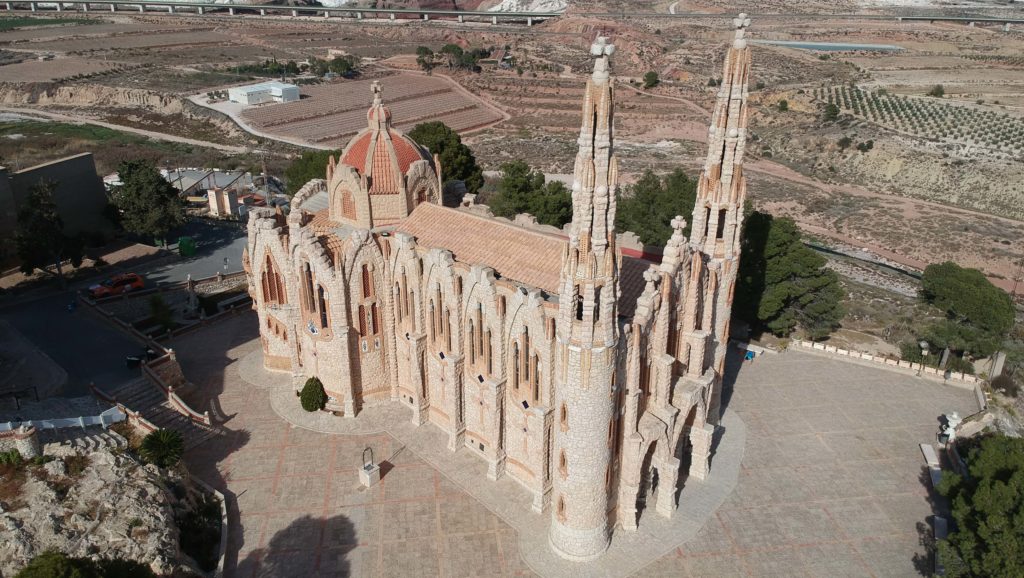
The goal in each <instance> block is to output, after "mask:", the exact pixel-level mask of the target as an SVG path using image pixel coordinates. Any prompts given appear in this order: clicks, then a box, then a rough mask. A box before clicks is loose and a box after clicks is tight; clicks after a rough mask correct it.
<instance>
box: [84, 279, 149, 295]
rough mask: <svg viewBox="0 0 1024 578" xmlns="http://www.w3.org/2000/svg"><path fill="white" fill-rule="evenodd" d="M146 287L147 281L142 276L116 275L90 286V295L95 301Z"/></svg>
mask: <svg viewBox="0 0 1024 578" xmlns="http://www.w3.org/2000/svg"><path fill="white" fill-rule="evenodd" d="M145 285H146V281H145V279H143V278H142V276H141V275H138V274H136V273H125V274H123V275H115V276H113V277H111V278H110V279H107V280H106V281H103V282H102V283H99V284H97V285H92V286H90V287H89V295H90V296H91V297H92V298H93V299H99V298H100V297H110V296H111V295H120V294H121V293H128V292H130V291H134V290H136V289H142V288H143V287H145Z"/></svg>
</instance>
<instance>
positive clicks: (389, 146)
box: [341, 82, 432, 195]
mask: <svg viewBox="0 0 1024 578" xmlns="http://www.w3.org/2000/svg"><path fill="white" fill-rule="evenodd" d="M372 89H373V104H372V105H371V106H370V109H369V110H368V111H367V112H366V120H367V124H368V125H369V126H368V127H367V128H366V130H364V131H362V132H361V133H359V134H358V135H356V136H355V137H354V138H353V139H352V140H351V141H349V143H348V145H347V146H346V147H345V150H344V152H342V154H341V163H342V164H345V165H348V166H350V167H352V168H354V169H355V170H356V171H358V172H359V174H360V175H361V176H364V177H366V181H367V184H368V187H367V188H368V189H369V193H370V194H371V195H374V194H376V195H387V194H399V193H401V192H402V180H403V176H404V175H405V174H406V173H407V172H408V171H409V167H411V166H412V164H413V163H415V162H416V161H427V162H431V161H432V158H431V156H430V153H429V152H428V151H427V150H426V149H424V148H423V147H421V146H419V145H418V144H416V142H415V141H413V140H412V139H411V138H409V137H407V136H406V135H404V134H402V133H401V132H399V131H398V130H396V129H393V128H391V111H390V110H388V107H386V106H384V104H383V102H382V100H381V87H380V84H378V83H376V82H374V83H373V85H372Z"/></svg>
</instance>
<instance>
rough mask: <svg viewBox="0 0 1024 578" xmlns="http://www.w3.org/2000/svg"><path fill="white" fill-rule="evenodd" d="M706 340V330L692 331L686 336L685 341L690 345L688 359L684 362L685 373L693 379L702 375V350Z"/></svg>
mask: <svg viewBox="0 0 1024 578" xmlns="http://www.w3.org/2000/svg"><path fill="white" fill-rule="evenodd" d="M707 341H708V332H707V331H694V332H692V333H690V334H688V335H687V336H686V342H687V343H688V344H689V345H690V359H688V360H687V362H686V374H687V375H688V376H690V377H692V378H694V379H696V378H698V377H700V376H702V375H704V351H705V348H706V347H707Z"/></svg>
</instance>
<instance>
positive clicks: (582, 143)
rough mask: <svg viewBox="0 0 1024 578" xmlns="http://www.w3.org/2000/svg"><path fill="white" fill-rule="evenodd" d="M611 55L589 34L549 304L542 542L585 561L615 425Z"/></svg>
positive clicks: (593, 547) (592, 553)
mask: <svg viewBox="0 0 1024 578" xmlns="http://www.w3.org/2000/svg"><path fill="white" fill-rule="evenodd" d="M614 51H615V48H614V46H612V45H611V44H608V41H607V39H605V38H604V37H599V38H598V39H597V41H596V42H594V44H593V45H592V46H591V48H590V54H591V56H593V57H594V59H595V60H594V72H593V74H592V75H591V77H590V78H589V79H588V80H587V89H586V92H585V94H584V99H583V123H582V128H581V129H580V138H579V153H577V155H576V168H575V173H574V177H573V185H572V209H573V213H572V228H571V230H570V234H569V242H568V243H567V244H566V248H565V253H564V254H563V257H562V275H561V291H560V295H559V301H558V307H559V310H558V334H557V337H558V367H557V370H556V376H555V379H556V387H555V406H556V407H557V408H558V409H557V410H556V412H557V413H556V415H558V416H559V417H558V419H559V422H560V424H559V426H558V427H556V428H554V429H555V432H554V446H553V448H552V451H553V456H552V458H551V459H552V460H554V461H555V463H557V464H558V470H557V473H556V474H555V475H553V476H552V499H553V500H554V503H555V505H554V508H553V509H552V519H551V530H550V535H549V539H550V543H551V547H552V548H553V549H554V550H555V552H556V553H558V554H559V555H561V556H563V557H565V558H568V559H571V560H590V559H593V558H595V557H597V556H599V555H601V553H603V552H604V551H605V549H606V548H607V547H608V540H609V521H608V505H609V501H610V500H609V480H610V479H611V476H612V456H611V444H610V443H609V442H608V435H609V434H608V432H610V431H612V428H613V424H614V421H615V417H616V415H615V401H614V397H613V395H612V393H613V392H614V387H613V386H614V383H615V380H614V376H615V367H616V361H617V357H616V355H615V353H616V347H617V345H618V319H617V317H618V316H617V314H616V303H617V302H618V295H619V276H618V275H619V273H618V269H619V262H618V255H617V254H616V250H615V193H616V188H617V185H618V168H617V165H616V162H615V155H614V154H613V125H612V106H613V103H614V99H613V90H612V81H611V78H610V76H609V70H608V57H609V56H610V55H611V54H612V53H613V52H614Z"/></svg>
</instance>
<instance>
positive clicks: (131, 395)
mask: <svg viewBox="0 0 1024 578" xmlns="http://www.w3.org/2000/svg"><path fill="white" fill-rule="evenodd" d="M104 393H106V394H108V395H109V396H111V397H113V398H114V399H115V400H117V402H118V403H120V404H121V405H123V406H125V407H126V408H128V409H130V410H132V411H134V412H138V413H139V414H141V415H142V417H144V418H146V419H147V420H149V421H150V422H151V423H152V424H153V425H155V426H157V427H159V428H164V429H172V430H175V431H177V432H178V433H180V434H181V435H182V437H183V438H184V439H185V449H186V450H189V449H192V448H194V447H196V446H198V445H199V444H201V443H203V442H205V441H206V440H208V439H211V438H213V437H216V436H219V435H223V433H224V432H223V430H221V429H220V428H219V427H211V426H208V425H206V424H202V423H197V422H195V421H193V420H192V419H190V418H189V417H188V416H186V415H185V414H183V413H181V412H179V411H178V410H177V409H175V408H174V407H173V406H172V405H171V404H170V402H168V401H167V396H165V395H164V393H163V391H161V390H160V388H159V387H157V386H156V385H155V384H154V383H153V382H152V381H150V380H149V379H148V378H146V377H138V378H136V379H133V380H131V381H128V382H125V383H124V384H122V385H120V386H118V387H116V388H114V389H111V390H106V391H104Z"/></svg>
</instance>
